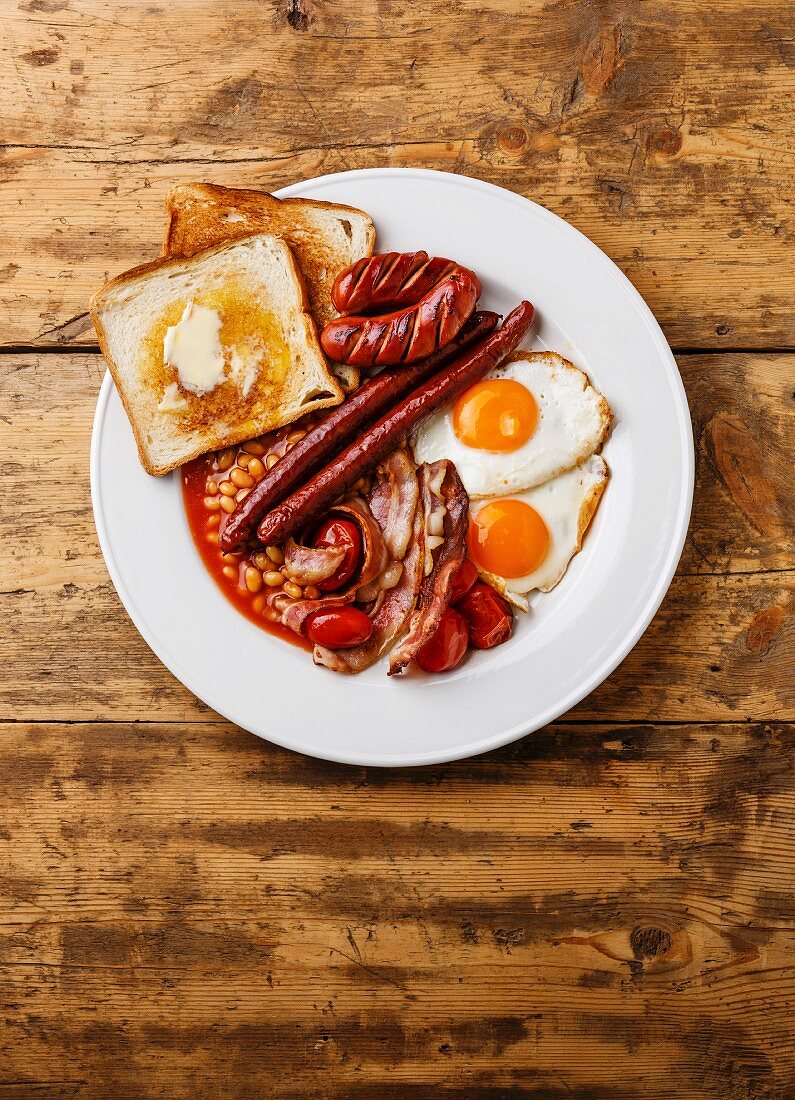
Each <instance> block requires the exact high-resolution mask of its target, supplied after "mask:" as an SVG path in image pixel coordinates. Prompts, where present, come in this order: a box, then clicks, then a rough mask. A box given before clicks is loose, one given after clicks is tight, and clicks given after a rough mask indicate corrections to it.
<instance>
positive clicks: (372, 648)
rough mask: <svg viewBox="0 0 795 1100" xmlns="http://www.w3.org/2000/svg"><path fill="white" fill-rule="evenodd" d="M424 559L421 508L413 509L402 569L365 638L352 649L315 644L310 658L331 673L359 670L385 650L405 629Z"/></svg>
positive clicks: (367, 666)
mask: <svg viewBox="0 0 795 1100" xmlns="http://www.w3.org/2000/svg"><path fill="white" fill-rule="evenodd" d="M424 561H425V519H424V516H423V512H422V509H421V508H417V509H415V512H414V524H413V528H412V534H411V539H410V541H409V546H408V550H407V551H406V556H405V558H404V559H403V572H402V574H401V577H400V580H399V581H398V583H397V584H396V585H395V587H394V588H390V589H389V590H388V591H387V592H386V593H385V594H384V597H383V599H382V600H380V602H378V603H377V604H376V610H375V611H374V612H373V614H372V616H371V617H372V621H373V633H372V635H371V637H370V639H369V641H367V642H365V644H364V645H360V646H356V647H355V648H354V649H337V650H334V649H326V648H325V647H324V646H315V650H314V653H313V654H312V659H313V660H314V662H315V664H316V665H325V667H326V668H330V669H333V670H334V671H335V672H348V673H354V672H363V671H364V669H366V668H369V667H370V665H372V664H375V662H376V661H377V660H378V658H379V657H380V656H381V655H382V654H383V653H385V652H386V650H387V649H389V648H390V646H391V645H392V644H393V642H394V641H395V639H396V638H398V637H400V635H401V633H402V632H403V630H404V629H405V626H406V622H407V621H408V618H409V615H410V614H411V612H412V610H413V608H414V605H415V603H416V602H417V594H418V592H419V590H420V584H421V583H422V573H423V563H424Z"/></svg>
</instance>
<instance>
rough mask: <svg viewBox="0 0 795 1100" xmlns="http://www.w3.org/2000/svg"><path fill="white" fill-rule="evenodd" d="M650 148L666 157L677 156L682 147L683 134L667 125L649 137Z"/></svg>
mask: <svg viewBox="0 0 795 1100" xmlns="http://www.w3.org/2000/svg"><path fill="white" fill-rule="evenodd" d="M649 148H650V149H651V150H652V152H654V153H659V154H660V155H661V156H664V157H675V156H676V154H677V153H678V152H679V150H680V149H681V148H682V135H681V134H680V133H678V131H676V130H669V129H668V127H665V128H664V129H662V130H658V131H657V132H656V133H655V134H652V135H651V137H650V138H649Z"/></svg>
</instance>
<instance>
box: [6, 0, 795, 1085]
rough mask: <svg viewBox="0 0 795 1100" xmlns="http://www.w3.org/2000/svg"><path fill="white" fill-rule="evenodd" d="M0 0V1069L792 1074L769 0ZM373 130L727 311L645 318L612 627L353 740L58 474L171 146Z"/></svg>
mask: <svg viewBox="0 0 795 1100" xmlns="http://www.w3.org/2000/svg"><path fill="white" fill-rule="evenodd" d="M0 15H1V16H2V28H3V29H2V35H0V91H2V93H3V94H2V95H0V209H2V217H0V500H2V506H1V507H0V622H1V623H2V626H0V669H2V672H0V760H2V765H1V766H0V784H1V785H2V798H0V1098H2V1100H31V1098H44V1100H56V1098H58V1100H111V1098H112V1100H182V1098H185V1100H187V1098H190V1100H194V1098H197V1100H204V1098H205V1097H206V1098H207V1100H249V1098H250V1097H265V1096H267V1097H274V1098H276V1100H288V1098H289V1100H308V1098H310V1097H311V1098H312V1100H314V1098H318V1100H429V1098H430V1097H433V1098H443V1100H646V1098H651V1100H671V1098H677V1100H678V1098H682V1100H692V1098H696V1100H701V1098H703V1100H790V1098H792V1097H795V1026H793V1019H795V891H793V881H795V751H793V750H794V748H795V743H794V742H793V731H794V730H795V725H793V717H795V715H794V713H793V712H794V711H795V691H793V683H794V682H795V677H793V661H792V653H793V640H792V610H791V603H792V587H793V577H795V570H794V569H793V546H792V532H793V529H794V528H795V515H794V514H793V511H794V507H793V500H795V496H794V495H793V491H792V470H793V467H794V466H795V453H793V451H794V448H795V430H793V427H794V426H793V419H794V417H793V401H792V395H793V392H795V375H794V374H793V369H794V368H795V356H790V355H786V354H781V353H778V354H776V353H774V352H771V351H770V349H775V348H779V349H783V348H785V347H792V346H795V338H794V337H795V327H794V326H793V311H792V301H793V297H794V295H793V291H795V277H794V276H793V266H792V262H791V239H792V200H793V198H795V184H794V181H795V173H794V172H793V160H794V159H795V130H794V129H793V112H792V102H793V93H795V79H794V78H793V70H794V69H795V54H793V39H794V38H795V24H794V23H793V17H792V11H791V10H790V6H789V5H786V4H784V3H783V2H781V0H760V2H759V3H755V4H753V5H750V4H746V3H744V2H743V0H719V2H718V3H714V4H697V3H696V2H695V0H672V2H671V3H666V4H662V3H660V2H658V0H644V2H643V3H635V2H632V0H564V2H563V3H557V4H543V3H542V2H541V0H530V2H529V3H524V4H520V3H518V0H427V2H426V3H424V4H422V5H419V4H411V3H406V2H405V0H375V2H373V3H370V4H362V3H357V2H355V0H334V3H330V2H328V0H237V2H236V3H235V4H234V5H221V4H217V3H213V2H212V0H184V2H180V3H179V4H171V5H165V4H162V3H159V2H157V0H154V2H152V0H119V2H118V3H111V2H109V0H15V2H14V3H13V4H11V3H9V4H6V5H5V7H3V8H2V9H1V10H0ZM374 165H418V166H422V167H432V168H434V167H435V168H442V169H448V170H451V171H456V172H463V173H466V174H470V175H474V176H479V177H481V178H484V179H487V180H491V181H493V182H495V183H498V184H502V185H504V186H506V187H509V188H510V189H512V190H514V191H516V192H518V193H520V194H523V195H527V196H528V197H530V198H534V199H536V200H537V201H540V202H542V203H543V204H544V205H546V206H548V207H549V208H550V209H552V210H554V211H556V212H557V213H559V214H561V215H563V216H564V217H565V218H567V219H568V220H569V221H570V222H572V223H573V224H574V225H576V226H577V227H578V228H580V229H582V230H583V231H584V232H586V233H587V234H588V235H589V236H590V237H591V238H592V239H593V240H594V241H596V243H597V244H599V245H600V246H601V247H602V248H604V249H605V251H606V252H607V253H608V255H610V256H611V257H612V258H613V259H614V260H616V262H617V263H619V265H620V266H621V267H622V268H623V270H624V271H625V272H626V273H627V274H628V276H629V277H630V278H631V279H632V281H633V282H634V283H635V285H636V286H637V287H638V288H639V289H640V290H641V292H642V293H643V295H644V296H645V297H646V299H647V300H648V302H649V304H650V305H651V307H652V309H653V310H654V312H655V314H656V315H657V317H658V319H659V320H660V321H661V323H662V325H663V327H664V330H665V333H666V335H667V337H668V339H669V340H670V341H671V342H672V343H673V344H674V345H675V346H678V347H679V348H680V349H682V350H684V351H688V350H689V351H691V352H692V350H693V349H696V348H701V349H710V348H711V349H716V350H718V351H725V350H726V349H731V348H735V349H736V348H740V349H745V351H742V352H740V353H737V354H717V355H716V354H696V355H694V354H683V355H681V356H680V357H679V366H680V370H681V372H682V375H683V378H684V381H685V386H686V388H687V393H688V399H689V402H690V407H691V412H692V416H693V423H694V432H695V438H696V454H697V482H696V500H695V506H694V512H693V520H692V523H691V528H690V531H689V534H688V539H687V543H686V546H685V551H684V554H683V558H682V561H681V563H680V567H679V571H678V574H677V577H676V579H675V581H674V583H673V585H672V587H671V590H670V592H669V594H668V596H667V598H666V600H665V602H664V604H663V607H662V609H661V611H660V613H659V614H658V616H657V617H656V619H655V620H654V622H653V623H652V625H651V627H650V629H649V630H648V632H647V633H646V635H645V636H644V638H643V639H642V640H641V642H640V643H639V644H638V646H637V647H636V648H635V650H634V651H633V652H632V653H631V654H630V656H629V657H628V658H627V660H626V661H625V662H624V664H623V665H622V666H621V668H620V669H618V670H617V671H616V673H615V674H614V675H613V676H612V677H610V679H609V680H608V681H607V682H606V683H605V684H603V685H602V687H601V688H599V689H598V690H597V691H596V692H595V693H594V694H593V695H592V696H591V697H590V698H588V699H587V700H585V701H584V702H583V703H582V704H580V706H579V707H578V708H577V709H576V710H574V711H572V712H570V713H569V714H568V715H565V716H563V718H562V719H561V720H560V721H559V722H558V723H557V724H555V725H553V726H551V727H548V728H546V729H544V730H542V731H539V732H538V733H536V734H535V735H533V736H532V737H530V738H527V739H525V740H524V741H522V742H519V743H518V744H516V745H514V746H511V747H510V748H508V749H505V750H502V751H500V752H498V753H494V754H491V755H489V756H486V757H483V758H480V759H477V760H472V761H464V762H462V763H458V764H452V765H445V766H439V767H432V768H423V769H417V770H404V771H399V770H398V771H389V772H382V771H379V770H377V769H374V770H368V769H362V768H349V767H343V766H335V765H330V764H324V763H320V762H316V761H311V760H307V759H304V758H301V757H299V756H296V755H293V754H290V753H287V752H283V751H281V750H278V749H276V748H275V747H274V746H272V745H268V744H266V743H264V742H261V741H258V740H257V739H256V738H253V737H251V736H250V735H249V734H246V733H244V732H243V731H241V730H239V729H235V728H234V727H232V726H230V725H229V724H227V723H226V722H224V721H223V720H221V719H220V718H219V717H218V716H217V715H215V714H214V713H213V712H211V711H210V710H208V709H207V708H206V707H204V706H203V705H202V704H200V703H199V702H198V701H197V700H196V699H195V698H193V697H192V696H191V695H190V694H189V693H188V692H187V691H186V690H185V689H184V688H182V687H181V686H180V685H179V684H178V683H177V682H176V681H175V680H174V679H173V678H172V677H171V676H170V674H169V673H167V672H166V670H165V669H164V668H163V667H162V666H161V665H160V664H159V662H158V661H157V660H156V659H155V658H154V656H153V655H152V654H151V653H150V651H149V650H148V649H147V647H146V646H145V644H144V643H143V641H142V640H141V639H140V637H139V636H138V634H137V633H136V631H135V629H134V628H133V626H132V624H131V623H130V622H129V620H128V618H127V616H126V613H125V612H124V610H123V608H122V607H121V605H120V603H119V601H118V598H117V596H116V594H115V592H114V590H113V588H112V585H111V583H110V580H109V578H108V574H107V571H106V569H105V566H104V564H103V562H102V558H101V556H100V553H99V550H98V546H97V543H96V536H95V533H94V527H93V519H92V515H91V507H90V499H89V486H88V446H89V437H90V428H91V419H92V415H93V410H94V405H95V402H96V395H97V392H98V389H99V385H100V382H101V378H102V374H103V370H104V367H103V364H102V361H101V359H100V357H99V356H98V355H97V354H94V353H93V352H92V350H91V349H92V348H93V341H94V336H93V332H92V331H91V329H90V326H89V324H88V319H87V317H86V315H85V309H86V304H87V299H88V297H89V295H90V294H91V293H92V292H93V290H94V289H95V288H96V286H97V285H98V284H99V283H100V282H101V281H102V280H103V279H105V278H106V277H107V276H108V275H112V274H115V273H117V272H119V271H120V270H122V269H123V268H125V267H128V266H130V265H132V264H135V263H139V262H141V261H143V260H144V259H146V258H148V257H150V256H152V255H154V254H156V253H157V251H158V249H159V243H160V236H161V228H162V200H163V196H164V194H165V192H166V190H167V188H168V186H169V185H170V184H171V183H172V182H173V181H174V180H176V179H192V180H200V179H211V180H214V181H217V182H222V183H232V184H237V185H241V186H253V187H266V188H271V189H272V188H275V187H278V186H281V185H284V184H286V183H291V182H294V181H295V180H298V179H302V178H307V177H311V176H314V175H318V174H322V173H325V172H333V171H338V170H340V169H346V168H359V167H368V166H374ZM34 346H35V347H36V348H38V349H43V350H38V351H35V352H28V351H25V352H24V353H19V352H17V351H13V350H10V349H12V348H14V347H16V348H18V349H28V348H32V347H34ZM83 348H84V349H85V350H81V349H83ZM46 349H52V350H49V351H47V350H46ZM753 349H758V353H757V354H754V353H753ZM761 349H767V351H766V352H765V353H762V351H761ZM318 674H319V675H320V674H321V673H318Z"/></svg>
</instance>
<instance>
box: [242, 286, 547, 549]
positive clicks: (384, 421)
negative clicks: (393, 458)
mask: <svg viewBox="0 0 795 1100" xmlns="http://www.w3.org/2000/svg"><path fill="white" fill-rule="evenodd" d="M534 313H535V310H534V309H533V306H532V305H531V304H530V302H522V303H521V304H520V305H519V306H517V307H516V309H514V310H513V312H511V313H510V314H509V315H508V316H507V317H506V318H505V321H504V323H503V325H502V328H500V329H498V331H497V332H494V333H492V335H491V336H488V337H487V338H486V339H485V340H483V341H481V343H479V344H478V345H477V346H476V347H474V348H470V349H469V350H468V351H466V352H464V354H463V355H460V356H459V357H458V358H457V359H456V360H455V362H454V363H451V364H450V366H448V367H446V368H445V369H444V370H442V371H440V372H439V373H438V374H436V375H434V376H433V377H432V378H429V379H427V380H426V381H425V382H423V383H422V384H421V385H420V386H418V387H417V388H416V389H415V390H414V391H413V392H412V393H410V394H409V395H408V397H406V398H404V399H403V401H401V402H400V403H399V404H398V405H396V406H395V407H394V408H393V409H390V411H389V412H388V413H386V414H385V415H384V416H382V417H381V419H380V420H378V421H376V423H375V424H373V425H372V427H370V428H368V429H367V430H366V431H365V432H363V433H362V434H361V435H360V436H358V438H357V439H355V440H354V441H353V442H352V443H351V444H349V446H348V447H346V448H345V450H344V451H342V452H341V453H340V454H339V455H337V457H336V458H335V459H333V460H332V461H331V462H330V463H329V464H328V465H327V466H325V467H324V468H323V469H322V470H320V472H319V473H317V474H315V475H314V477H312V478H310V480H309V481H308V482H307V483H306V484H305V485H304V486H303V487H302V488H300V489H298V490H296V491H295V492H294V493H292V494H291V495H290V496H288V497H287V498H286V500H283V501H282V503H281V504H280V505H279V506H278V507H277V508H275V509H274V510H273V511H272V512H269V513H268V514H267V515H266V516H265V518H264V519H263V520H262V522H261V523H260V525H259V528H258V530H257V534H258V535H259V537H260V538H261V539H262V541H263V542H265V543H273V542H277V543H278V542H283V541H284V540H285V539H286V538H287V537H288V536H289V535H292V534H295V532H297V531H300V530H301V529H302V528H303V527H305V526H306V525H307V524H308V523H310V522H311V521H312V520H313V519H315V518H317V516H319V515H322V513H323V512H325V511H327V510H328V508H330V507H331V505H332V504H333V503H334V501H335V500H337V499H338V497H340V496H342V494H343V493H345V492H347V491H348V490H349V489H350V488H351V487H352V486H353V485H354V484H355V483H356V482H357V481H358V480H359V478H360V477H361V476H362V474H364V473H365V472H366V471H367V470H369V469H371V468H372V467H373V466H375V465H376V463H378V462H380V461H381V459H383V458H384V457H385V456H386V455H387V454H389V452H390V451H393V450H394V449H395V448H396V447H399V446H400V445H401V444H402V443H404V442H405V441H406V439H407V438H408V436H409V434H410V433H411V432H412V431H414V429H415V428H416V427H417V426H418V425H419V424H421V423H422V421H423V420H426V419H427V418H428V417H429V416H432V415H433V414H434V413H435V412H437V411H438V410H439V409H440V408H442V406H444V405H447V404H449V403H450V402H451V401H454V400H455V398H456V397H458V395H459V394H460V393H463V392H464V390H466V389H468V388H469V387H470V386H471V385H473V384H474V383H475V382H477V381H478V380H479V379H481V378H482V377H483V375H484V374H486V373H487V372H488V371H489V370H491V369H492V368H493V367H495V366H497V365H498V364H499V363H501V362H502V360H503V359H504V358H505V357H506V356H507V355H509V354H510V353H511V352H512V351H513V350H514V349H515V348H516V347H517V346H518V344H519V343H520V342H521V340H522V339H523V337H524V336H525V334H526V333H527V330H528V329H529V328H530V325H531V324H532V321H533V315H534Z"/></svg>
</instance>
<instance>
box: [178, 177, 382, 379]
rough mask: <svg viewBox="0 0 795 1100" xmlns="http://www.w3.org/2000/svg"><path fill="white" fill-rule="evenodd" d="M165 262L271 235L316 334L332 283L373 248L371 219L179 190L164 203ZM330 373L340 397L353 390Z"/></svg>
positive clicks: (269, 198) (293, 202)
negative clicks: (298, 281) (287, 260)
mask: <svg viewBox="0 0 795 1100" xmlns="http://www.w3.org/2000/svg"><path fill="white" fill-rule="evenodd" d="M166 213H167V218H168V222H167V225H166V232H165V236H164V239H163V254H164V255H166V256H178V255H182V256H190V255H193V253H195V252H198V251H200V250H201V249H204V248H208V247H210V246H211V245H215V244H218V243H219V242H221V241H228V240H231V239H233V238H236V237H241V236H245V235H247V234H250V233H272V234H275V235H276V236H278V237H281V238H282V239H283V240H284V241H285V242H286V243H287V244H288V245H289V247H290V248H291V249H292V250H293V252H294V253H295V256H296V259H297V261H298V266H299V267H300V269H301V272H302V274H303V276H304V279H305V280H306V285H307V290H308V292H309V301H310V307H311V310H312V315H313V316H314V318H315V321H316V322H317V325H318V327H319V328H322V327H323V326H324V325H325V324H327V323H328V322H329V321H330V320H332V319H333V318H334V317H336V316H337V310H336V309H335V308H334V306H333V304H332V302H331V287H332V285H333V283H334V279H335V277H336V275H337V274H338V273H339V272H340V271H342V269H343V268H345V267H348V266H349V265H350V264H352V263H354V262H355V261H356V260H359V259H361V258H362V257H363V256H370V255H372V252H373V246H374V244H375V228H374V226H373V222H372V219H371V218H370V216H369V215H368V214H365V213H364V211H362V210H356V209H355V208H354V207H351V206H342V205H339V204H337V203H330V202H318V201H315V200H314V199H299V198H295V199H277V198H274V196H273V195H270V194H268V193H267V192H266V191H252V190H246V189H243V188H232V187H220V186H217V185H215V184H209V183H179V184H176V185H175V186H174V187H172V188H171V190H170V191H169V193H168V195H167V196H166ZM331 369H332V370H333V371H334V373H335V374H337V376H338V377H339V379H340V381H341V382H342V384H343V387H344V388H345V389H351V388H353V387H355V386H356V385H358V380H359V379H358V371H357V369H356V368H355V367H351V366H348V365H346V364H333V365H332V367H331Z"/></svg>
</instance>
